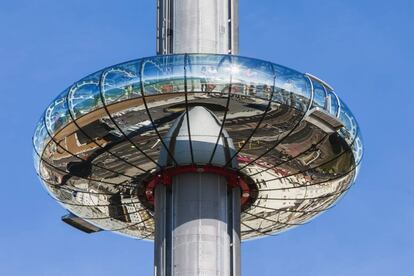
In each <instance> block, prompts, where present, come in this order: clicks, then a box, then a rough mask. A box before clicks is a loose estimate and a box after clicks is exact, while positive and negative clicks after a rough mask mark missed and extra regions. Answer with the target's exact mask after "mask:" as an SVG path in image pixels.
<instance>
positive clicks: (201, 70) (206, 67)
mask: <svg viewBox="0 0 414 276" xmlns="http://www.w3.org/2000/svg"><path fill="white" fill-rule="evenodd" d="M232 66H233V59H232V57H231V56H220V55H188V56H187V60H186V78H187V89H188V91H189V92H195V93H197V92H201V93H227V92H228V90H229V85H230V84H232V77H231V75H232V73H233V71H234V70H235V68H236V67H232ZM232 89H233V90H235V89H234V88H232Z"/></svg>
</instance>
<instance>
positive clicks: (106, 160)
mask: <svg viewBox="0 0 414 276" xmlns="http://www.w3.org/2000/svg"><path fill="white" fill-rule="evenodd" d="M181 57H183V56H181ZM141 61H142V60H137V61H133V62H129V63H126V64H121V65H117V66H114V67H111V68H108V69H106V70H104V71H101V72H98V73H96V74H94V75H91V76H90V77H87V78H85V79H83V80H81V81H79V82H78V83H75V84H74V85H73V86H72V87H71V88H70V89H68V90H66V91H64V93H62V94H61V95H59V96H58V97H57V98H56V99H55V100H54V101H53V102H52V104H51V105H50V106H49V107H48V108H47V109H46V112H45V117H44V118H42V119H41V120H40V122H39V123H38V125H37V127H36V130H35V135H34V137H33V143H34V147H35V149H36V150H37V151H38V153H39V154H40V155H42V154H43V152H44V146H45V143H47V142H48V141H49V140H50V137H49V135H48V133H47V130H48V129H49V131H50V132H51V135H55V134H56V132H57V131H58V130H59V128H61V127H64V126H67V125H68V122H69V121H70V119H71V118H70V115H71V114H70V113H69V108H70V112H71V113H72V114H74V117H75V118H78V115H79V114H81V115H83V114H88V113H90V112H91V111H92V110H96V109H98V108H100V107H101V106H102V105H103V103H102V100H101V97H100V93H101V92H102V95H103V97H104V102H105V100H107V101H108V102H105V104H106V103H110V102H114V101H117V102H122V101H124V100H126V99H128V98H132V96H131V97H129V95H131V93H135V94H134V96H133V97H138V98H139V97H141V83H140V81H141V79H142V80H143V81H144V85H145V86H144V89H146V90H145V93H147V94H146V95H148V96H149V95H157V96H158V98H156V99H158V100H157V101H156V102H148V103H147V106H144V105H143V104H140V105H138V104H136V105H134V106H131V105H129V106H128V104H129V102H125V106H124V103H122V104H119V105H118V104H117V105H116V106H117V108H118V106H120V107H119V109H121V110H116V111H114V110H113V109H109V110H110V111H109V112H111V115H112V116H113V118H115V119H116V121H117V122H118V123H119V125H120V127H121V129H122V130H123V131H124V132H125V133H126V134H127V135H128V134H130V133H134V132H139V131H140V130H143V129H151V131H153V129H152V128H151V127H152V124H153V122H151V121H150V120H148V117H145V118H144V117H140V116H141V115H140V114H143V113H142V111H143V110H146V108H148V109H149V110H151V111H152V112H154V113H153V115H154V116H155V115H156V116H158V115H159V114H161V115H162V114H164V113H162V112H164V111H161V109H160V110H156V111H155V109H153V108H156V107H157V108H158V107H162V106H167V105H170V104H176V103H180V102H182V101H183V99H182V98H179V97H175V98H171V99H161V98H162V97H160V96H159V95H160V94H162V93H163V92H164V93H165V92H169V93H173V92H179V93H182V92H185V90H184V83H185V80H186V79H185V76H186V77H187V81H188V83H190V80H191V81H192V82H193V83H192V85H193V86H194V87H195V88H196V89H194V88H193V87H192V89H193V90H192V91H191V92H200V91H201V90H197V89H202V88H201V84H212V85H214V90H213V89H212V91H211V92H213V93H217V92H222V91H228V90H224V89H226V88H228V87H229V86H230V77H232V79H231V80H232V84H233V86H234V91H237V92H235V94H236V93H241V92H242V91H244V90H246V91H247V92H248V95H249V96H251V98H249V99H253V100H255V101H256V100H257V99H259V97H258V95H259V94H260V93H262V94H264V92H267V93H268V92H270V91H271V90H272V89H273V88H274V91H275V93H274V99H277V100H280V102H281V103H285V104H287V105H290V106H291V107H295V108H297V107H300V109H302V110H304V108H305V107H306V106H307V104H306V103H307V102H309V101H310V99H311V96H312V95H311V86H310V82H309V80H308V79H307V78H305V77H304V75H302V74H300V73H297V72H296V71H293V70H290V69H287V68H284V67H281V66H278V65H272V64H270V63H265V62H262V61H257V60H253V59H252V60H250V59H247V58H240V59H237V58H235V59H230V58H228V57H227V56H218V57H217V56H214V57H211V56H209V55H188V61H189V62H188V63H187V64H186V65H187V67H186V68H184V62H183V58H176V59H175V58H159V57H154V58H148V59H145V60H144V61H143V65H142V67H141ZM272 66H273V68H272ZM141 69H142V72H141V71H140V70H141ZM273 69H274V70H273ZM141 73H142V76H141V75H140V74H141ZM184 73H186V75H185V74H184ZM197 79H200V80H201V81H200V80H197ZM194 80H195V81H194ZM274 84H275V86H274V87H273V85H274ZM170 86H171V88H170ZM166 88H170V90H168V89H166ZM101 89H102V91H101ZM249 89H250V90H249ZM204 92H205V91H204ZM330 93H332V95H334V94H333V92H330ZM200 95H201V93H200ZM203 95H204V97H200V96H199V97H198V98H197V97H196V96H194V98H197V101H205V102H206V103H207V101H210V100H211V101H212V102H215V103H217V104H219V103H221V104H222V102H220V99H221V98H219V97H213V96H211V95H209V94H203ZM265 95H266V99H267V97H268V96H270V94H269V95H267V94H265ZM67 96H68V97H67ZM210 97H211V99H210ZM67 99H68V101H67ZM189 99H191V100H193V99H192V98H191V97H189ZM240 99H243V100H245V99H247V97H244V98H242V97H240ZM335 99H336V95H335ZM231 100H233V98H231ZM240 101H241V100H240ZM131 102H133V101H131ZM137 102H138V101H137ZM340 103H341V104H342V101H341V102H340ZM108 106H109V104H108ZM114 106H115V105H114ZM230 108H234V107H233V106H230ZM286 108H287V109H289V110H293V109H292V108H288V107H286ZM132 112H141V113H139V114H134V113H132ZM158 112H159V113H158ZM254 112H257V115H260V113H261V112H262V111H251V113H248V112H245V113H241V112H236V113H234V114H233V113H232V112H229V114H228V116H227V119H228V120H231V119H233V117H234V119H240V118H242V116H241V114H243V116H245V117H253V115H255V113H254ZM332 112H333V111H332ZM96 114H98V115H97V116H96V117H97V118H94V120H95V119H98V120H102V121H104V122H106V123H107V125H108V126H110V127H112V128H113V129H115V126H114V124H113V123H112V122H111V119H110V118H109V117H108V115H107V114H105V113H100V111H99V112H96ZM102 114H105V115H102ZM340 114H341V116H340V119H341V120H343V123H344V124H345V125H346V129H342V130H341V131H340V134H341V135H342V136H343V137H345V138H346V141H347V142H348V143H349V144H351V143H352V142H353V140H352V138H353V137H354V136H355V135H356V133H357V132H358V129H357V127H358V125H357V122H356V120H355V118H354V117H353V115H352V113H351V112H350V111H349V110H348V108H347V107H346V106H345V105H344V104H343V109H342V111H341V113H340ZM91 115H94V114H91ZM164 115H165V114H164ZM268 115H269V116H270V115H271V113H268ZM282 115H283V116H286V118H284V120H286V121H289V120H292V118H293V117H292V116H293V115H291V114H289V113H288V112H284V113H283V114H282ZM282 115H280V114H279V115H278V116H282ZM288 115H289V116H291V117H288ZM335 115H336V114H335ZM128 116H129V117H128ZM133 116H136V117H139V120H138V119H136V118H135V119H131V117H133ZM145 116H146V115H145ZM271 116H273V115H271ZM91 117H92V116H91ZM258 117H260V116H258ZM282 118H283V117H282ZM43 120H45V122H46V125H47V129H46V127H45V124H44V121H43ZM130 122H133V123H130ZM80 125H81V124H80ZM84 125H86V123H85V124H82V126H84ZM168 126H169V125H168V124H164V125H163V126H162V127H159V128H158V130H159V131H167V130H168V129H167V128H168ZM287 126H288V125H286V126H285V125H283V126H279V128H280V129H283V128H284V127H285V128H286V129H283V131H286V132H288V131H289V130H290V129H291V127H293V126H289V127H287ZM65 131H66V130H65ZM72 133H73V132H72ZM246 133H247V134H244V133H243V135H241V136H243V137H237V138H240V140H243V139H244V138H246V137H244V135H248V134H249V133H248V132H246ZM114 134H116V135H115V136H117V137H116V138H117V139H119V138H122V133H121V132H120V131H118V130H111V131H109V134H108V136H110V135H114ZM152 134H153V133H151V135H149V136H148V137H151V138H150V139H153V141H152V140H151V141H150V140H149V139H148V140H145V139H146V138H142V141H141V140H140V141H139V143H142V144H139V146H141V145H142V146H143V147H144V146H147V145H145V143H147V144H150V145H151V146H152V149H154V152H151V154H153V155H154V156H155V155H156V154H157V152H156V150H157V147H158V146H157V145H158V144H159V141H160V140H154V137H155V134H154V135H152ZM65 135H66V134H65ZM104 135H106V133H104V134H102V137H105V138H103V139H107V140H104V141H102V145H105V146H106V145H110V146H111V141H112V140H111V139H114V137H109V138H107V137H106V136H104ZM62 136H64V135H62ZM253 136H254V135H253ZM259 136H260V135H259ZM259 136H254V137H251V141H256V140H258V139H260V140H266V138H267V136H265V138H261V137H259ZM102 137H100V139H101V138H102ZM137 137H138V136H137ZM140 137H144V136H140ZM272 137H274V138H272V139H273V140H274V141H275V142H276V141H277V140H278V139H279V138H280V137H276V136H272ZM67 138H69V134H68V135H67V136H66V137H63V139H65V140H69V139H67ZM273 140H271V139H270V140H269V141H273ZM72 146H73V145H72ZM126 148H128V149H129V150H126ZM290 149H292V148H290ZM51 150H52V149H51V147H49V148H48V149H47V151H45V153H46V154H49V155H53V154H56V153H50V152H48V151H51ZM105 150H106V152H105V154H102V153H99V152H98V150H96V147H93V148H92V147H91V146H89V147H85V148H84V149H83V151H84V152H85V154H83V155H82V158H85V160H87V159H88V158H89V156H91V155H94V154H96V155H98V156H100V158H101V160H100V161H99V162H100V163H99V165H100V166H102V167H104V168H107V169H110V170H114V171H115V172H118V171H119V172H122V173H124V174H128V175H132V176H134V177H135V176H136V177H138V178H139V177H142V175H140V173H142V171H140V170H137V169H136V168H134V167H133V166H130V165H129V164H124V163H122V162H121V161H120V160H119V159H117V158H114V156H112V155H111V156H108V152H110V151H113V152H114V153H118V154H119V155H120V156H121V157H122V158H125V159H126V160H128V161H130V160H133V162H136V164H139V165H146V164H147V163H148V162H149V161H148V160H146V159H145V157H143V156H142V154H139V153H137V152H136V151H133V150H131V145H130V144H128V143H126V142H125V143H124V144H122V143H120V144H119V147H117V148H111V149H110V150H109V149H108V148H105V149H103V151H105ZM118 150H119V151H118ZM243 151H244V150H243ZM243 151H242V152H241V154H244V153H246V152H247V151H246V152H243ZM79 152H81V151H79ZM97 152H98V153H97ZM353 152H354V155H355V160H357V161H356V162H359V161H360V159H361V158H362V155H363V144H362V139H360V137H359V136H357V138H356V139H355V143H354V146H353ZM249 153H251V154H252V158H253V159H254V158H256V157H258V155H257V156H256V155H254V154H256V153H254V152H253V151H252V150H251V151H249ZM56 155H57V154H56ZM154 156H152V155H151V157H154ZM51 157H55V159H54V161H56V163H57V164H58V165H57V166H58V167H59V168H63V169H64V170H65V169H66V168H67V165H68V163H69V162H70V161H73V159H70V158H69V157H68V156H66V155H65V156H64V157H61V158H60V159H58V158H57V157H56V156H51ZM318 158H319V156H318ZM51 159H52V158H51ZM263 159H264V158H263V157H261V158H260V159H259V161H258V162H256V164H258V166H257V167H254V166H248V167H247V168H246V170H249V174H252V173H254V172H255V171H257V172H259V173H258V174H257V175H255V176H254V179H253V180H254V181H255V182H256V184H257V186H258V187H259V197H260V198H261V199H259V200H258V202H256V204H259V205H262V208H260V207H255V208H252V209H250V210H249V212H252V213H253V214H254V215H256V216H258V217H260V216H264V217H265V218H267V219H268V220H267V221H266V220H264V219H260V218H254V217H252V216H248V215H246V214H244V215H243V219H245V221H243V222H244V223H246V224H248V225H249V226H250V227H252V228H254V229H256V231H251V229H250V232H249V229H248V228H247V227H245V226H243V227H244V228H243V229H244V231H245V232H244V233H243V238H248V237H258V236H261V235H262V233H261V232H260V231H270V232H273V233H276V232H280V231H283V230H285V229H288V228H290V227H292V226H293V225H295V224H296V223H303V222H305V221H307V220H310V219H312V218H314V217H315V216H316V215H317V214H318V213H319V212H321V211H323V210H324V209H326V208H328V207H329V206H330V205H331V204H333V203H334V202H335V201H336V199H337V198H338V197H339V196H340V194H341V192H342V191H343V190H344V187H347V185H349V184H350V183H352V181H354V179H355V177H353V176H352V175H351V174H348V175H346V176H344V177H342V178H341V179H339V180H332V181H327V182H325V183H321V184H317V185H316V184H315V185H313V184H312V183H313V182H314V179H312V178H311V177H310V176H309V174H306V173H302V174H298V175H296V176H287V175H288V174H290V172H289V170H291V169H297V168H296V167H288V166H285V167H283V168H275V169H268V170H267V171H263V169H264V168H270V167H271V168H273V165H274V164H266V163H264V162H261V161H262V160H263ZM95 160H96V159H95ZM77 161H78V160H77ZM250 161H252V160H250V159H247V162H250ZM34 162H35V167H36V170H37V171H39V173H40V174H41V175H43V176H44V177H45V179H50V180H51V181H52V182H56V184H57V185H60V184H61V180H62V178H64V177H67V176H63V175H62V174H61V173H59V172H57V171H56V170H55V168H53V169H52V168H48V169H47V168H46V167H45V165H40V166H39V164H41V163H42V161H41V160H39V157H38V156H37V154H36V153H34ZM121 163H122V164H121ZM93 165H95V164H93ZM134 165H135V163H134ZM152 165H153V164H152V163H151V164H150V165H146V167H145V168H146V169H147V168H148V169H149V170H155V169H154V167H151V166H152ZM305 165H308V164H305ZM292 166H293V163H292ZM92 175H93V177H94V179H100V181H102V183H98V182H97V183H96V184H97V185H96V187H97V188H96V190H94V191H92V190H88V189H86V188H87V187H86V185H87V184H89V182H88V180H85V179H87V177H86V178H84V179H82V178H76V177H73V178H71V179H70V181H71V184H67V186H65V187H68V186H70V187H79V188H81V187H82V188H84V189H85V192H84V194H82V193H78V195H77V196H76V199H72V198H70V197H69V198H67V197H68V195H67V194H64V192H62V191H61V189H57V188H56V189H55V188H53V189H52V188H50V187H49V186H47V185H46V186H47V187H49V192H50V193H51V195H52V196H55V197H59V198H64V199H65V200H66V201H67V202H69V203H70V202H71V200H73V201H76V200H78V203H82V204H85V205H87V206H86V207H75V206H71V205H69V204H67V205H65V204H63V205H64V206H65V208H67V209H69V210H71V211H73V212H74V213H76V214H78V215H79V216H84V217H85V216H89V217H93V216H95V217H98V216H100V217H102V216H110V213H109V211H108V207H102V208H101V207H99V205H103V203H108V199H107V198H105V196H96V195H92V192H94V193H95V192H96V193H99V192H101V193H103V192H105V191H107V190H108V188H107V187H106V188H105V185H104V184H103V183H108V182H110V183H114V184H115V185H113V187H112V186H111V189H113V190H112V191H114V192H120V191H121V188H120V187H118V186H117V185H120V184H121V183H122V182H124V181H126V180H125V178H122V177H120V176H119V175H120V174H116V173H110V172H106V171H104V172H102V170H101V171H99V170H98V169H96V167H93V170H92ZM314 176H315V177H316V178H317V177H318V176H317V175H316V174H315V175H314ZM351 176H352V177H351ZM88 177H89V176H88ZM309 183H311V185H310V184H309ZM101 184H102V185H101ZM64 185H66V184H64ZM82 185H83V186H82ZM131 185H132V184H131ZM84 186H85V187H84ZM106 186H108V185H106ZM272 189H273V191H271V190H272ZM334 193H337V194H334ZM56 195H58V196H56ZM330 195H331V196H330ZM318 197H321V198H318ZM265 198H267V199H269V200H266V199H265ZM271 198H276V199H278V198H279V199H278V200H270V199H271ZM315 198H316V199H315ZM132 203H133V204H132ZM119 207H120V208H124V209H123V210H124V212H125V213H126V214H127V215H128V216H129V217H130V219H131V221H133V222H141V221H143V220H145V219H148V223H145V224H142V225H140V226H133V224H128V223H121V222H119V221H116V220H114V219H107V220H102V221H95V222H94V223H95V224H96V225H97V226H98V227H100V228H104V229H111V230H116V229H121V230H119V231H120V232H123V233H125V234H127V235H130V236H134V237H144V236H146V235H147V234H148V229H150V228H151V227H152V226H153V220H152V219H151V217H149V216H148V214H147V215H145V213H143V214H141V213H140V214H139V215H138V214H136V215H133V213H134V209H137V208H139V207H140V205H139V202H138V201H137V202H136V205H135V203H134V202H133V200H132V199H122V202H121V203H120V206H119ZM263 207H265V208H270V209H274V210H273V211H271V210H266V209H264V208H263ZM302 211H303V213H301V212H302ZM306 212H309V213H306ZM269 219H270V220H272V221H273V222H272V221H269ZM128 227H131V228H128Z"/></svg>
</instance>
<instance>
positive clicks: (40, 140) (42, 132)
mask: <svg viewBox="0 0 414 276" xmlns="http://www.w3.org/2000/svg"><path fill="white" fill-rule="evenodd" d="M49 140H50V137H49V134H48V132H47V129H46V126H45V123H44V117H43V116H42V118H41V119H40V120H39V122H38V123H37V126H36V130H35V134H34V136H33V144H34V148H35V150H36V151H37V153H38V154H39V155H41V154H42V153H43V149H44V148H45V145H46V143H47V142H48V141H49Z"/></svg>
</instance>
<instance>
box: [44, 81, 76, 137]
mask: <svg viewBox="0 0 414 276" xmlns="http://www.w3.org/2000/svg"><path fill="white" fill-rule="evenodd" d="M68 91H69V89H68V90H65V91H63V92H62V93H61V94H60V95H59V96H57V97H56V99H55V100H54V101H53V102H52V104H51V105H50V106H49V107H48V108H47V109H46V114H45V121H46V126H47V128H48V130H49V132H50V133H51V135H53V134H55V133H56V131H58V130H59V129H61V128H62V127H63V126H65V125H67V124H68V123H69V122H70V121H71V117H70V114H69V109H68V103H67V94H68Z"/></svg>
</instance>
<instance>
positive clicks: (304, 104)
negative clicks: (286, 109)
mask: <svg viewBox="0 0 414 276" xmlns="http://www.w3.org/2000/svg"><path fill="white" fill-rule="evenodd" d="M273 68H274V71H275V76H276V80H275V93H274V95H273V99H274V100H275V101H278V102H281V103H283V104H286V105H289V106H292V107H295V108H296V109H299V110H301V111H307V110H308V107H309V102H310V98H311V87H310V83H309V80H308V79H307V78H306V77H305V76H304V75H303V74H301V73H299V72H296V71H294V70H292V69H289V68H286V67H283V66H280V65H276V64H274V65H273Z"/></svg>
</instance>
